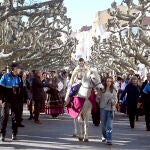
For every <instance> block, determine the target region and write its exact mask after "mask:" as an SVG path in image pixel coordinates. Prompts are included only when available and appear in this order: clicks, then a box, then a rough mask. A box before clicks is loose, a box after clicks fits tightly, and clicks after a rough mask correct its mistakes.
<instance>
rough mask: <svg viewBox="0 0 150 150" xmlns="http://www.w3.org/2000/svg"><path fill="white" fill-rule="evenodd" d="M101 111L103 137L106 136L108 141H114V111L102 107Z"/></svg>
mask: <svg viewBox="0 0 150 150" xmlns="http://www.w3.org/2000/svg"><path fill="white" fill-rule="evenodd" d="M100 111H101V117H102V120H101V126H102V138H105V139H106V140H107V142H112V126H113V111H109V110H104V109H103V108H101V109H100Z"/></svg>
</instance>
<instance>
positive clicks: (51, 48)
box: [0, 0, 76, 69]
mask: <svg viewBox="0 0 150 150" xmlns="http://www.w3.org/2000/svg"><path fill="white" fill-rule="evenodd" d="M66 12H67V9H66V7H64V5H63V0H51V1H46V2H38V3H35V2H32V3H30V4H29V3H26V2H25V1H24V0H18V1H17V2H13V0H9V1H8V0H4V2H3V3H2V5H1V6H0V14H1V15H0V29H1V30H0V35H1V36H0V50H1V52H0V58H1V63H3V64H4V65H6V64H9V62H12V61H18V62H21V63H22V65H23V66H26V67H30V68H42V69H44V68H53V69H55V68H62V67H63V66H67V65H70V63H71V53H72V51H73V50H74V48H75V46H76V39H74V38H71V37H70V34H71V32H72V31H71V27H70V22H71V19H70V18H67V16H66V15H65V14H66Z"/></svg>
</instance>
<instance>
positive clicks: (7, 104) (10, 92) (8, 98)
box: [0, 63, 21, 141]
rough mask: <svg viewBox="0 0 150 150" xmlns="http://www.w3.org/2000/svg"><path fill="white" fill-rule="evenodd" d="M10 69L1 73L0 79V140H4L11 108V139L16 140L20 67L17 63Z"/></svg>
mask: <svg viewBox="0 0 150 150" xmlns="http://www.w3.org/2000/svg"><path fill="white" fill-rule="evenodd" d="M10 68H11V71H10V72H9V73H6V74H5V75H3V76H2V77H1V79H0V94H1V95H2V112H1V140H2V141H5V135H6V126H7V122H8V117H9V109H11V117H12V140H16V135H17V128H18V124H17V121H18V118H19V117H18V110H19V108H18V106H19V105H18V101H19V91H20V89H19V84H20V81H19V77H18V74H19V73H20V71H21V69H20V66H19V64H18V63H12V64H11V65H10Z"/></svg>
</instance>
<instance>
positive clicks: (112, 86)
mask: <svg viewBox="0 0 150 150" xmlns="http://www.w3.org/2000/svg"><path fill="white" fill-rule="evenodd" d="M108 79H111V80H112V82H111V85H110V88H109V89H110V92H111V93H112V92H113V90H114V82H113V78H112V77H107V78H106V80H105V82H104V91H103V92H104V93H105V92H106V88H107V80H108Z"/></svg>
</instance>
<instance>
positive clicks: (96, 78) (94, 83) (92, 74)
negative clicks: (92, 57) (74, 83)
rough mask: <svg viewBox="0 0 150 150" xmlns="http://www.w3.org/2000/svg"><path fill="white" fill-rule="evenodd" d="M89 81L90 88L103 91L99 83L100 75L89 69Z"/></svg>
mask: <svg viewBox="0 0 150 150" xmlns="http://www.w3.org/2000/svg"><path fill="white" fill-rule="evenodd" d="M90 80H91V84H92V88H94V89H103V88H104V86H103V84H102V83H101V79H100V75H99V74H98V71H97V70H96V69H90Z"/></svg>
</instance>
